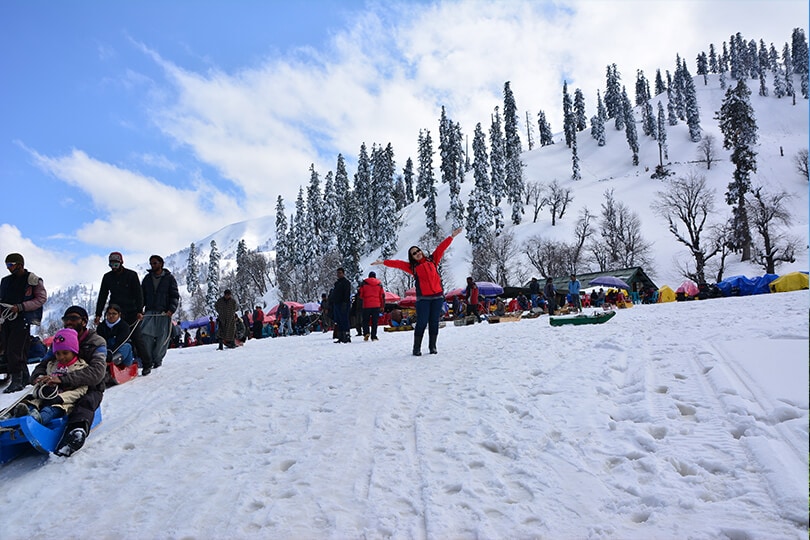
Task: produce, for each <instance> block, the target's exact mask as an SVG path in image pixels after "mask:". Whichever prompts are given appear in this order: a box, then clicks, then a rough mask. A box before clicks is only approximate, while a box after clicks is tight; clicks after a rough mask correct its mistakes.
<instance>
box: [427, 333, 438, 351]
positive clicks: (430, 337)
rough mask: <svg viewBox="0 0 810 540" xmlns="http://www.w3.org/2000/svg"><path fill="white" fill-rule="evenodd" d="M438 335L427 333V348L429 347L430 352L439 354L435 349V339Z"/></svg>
mask: <svg viewBox="0 0 810 540" xmlns="http://www.w3.org/2000/svg"><path fill="white" fill-rule="evenodd" d="M438 337H439V335H438V334H430V335H428V349H430V354H439V351H438V349H436V339H438Z"/></svg>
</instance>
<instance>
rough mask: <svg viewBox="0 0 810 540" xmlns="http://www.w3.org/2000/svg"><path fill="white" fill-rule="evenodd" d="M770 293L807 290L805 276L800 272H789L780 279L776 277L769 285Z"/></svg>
mask: <svg viewBox="0 0 810 540" xmlns="http://www.w3.org/2000/svg"><path fill="white" fill-rule="evenodd" d="M769 286H770V288H771V292H788V291H798V290H800V289H807V288H808V278H807V274H805V273H802V272H791V273H790V274H785V275H784V276H782V277H778V278H776V279H775V280H773V281H771V283H770V285H769Z"/></svg>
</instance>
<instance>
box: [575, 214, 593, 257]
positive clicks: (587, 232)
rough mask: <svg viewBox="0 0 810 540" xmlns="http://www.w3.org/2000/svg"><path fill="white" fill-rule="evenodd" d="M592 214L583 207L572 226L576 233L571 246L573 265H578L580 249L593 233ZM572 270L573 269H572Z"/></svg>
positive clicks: (580, 255)
mask: <svg viewBox="0 0 810 540" xmlns="http://www.w3.org/2000/svg"><path fill="white" fill-rule="evenodd" d="M593 218H594V215H593V214H591V212H590V211H589V210H588V208H587V207H586V208H583V209H582V211H581V212H580V213H579V219H578V220H577V225H576V227H575V228H574V234H575V235H576V240H575V241H574V244H573V246H572V248H573V249H572V254H571V255H572V258H573V261H572V262H573V263H574V267H576V266H578V265H579V261H580V260H581V259H582V252H583V251H582V250H583V249H584V246H585V242H587V240H588V239H589V238H590V237H591V236H592V235H593V233H594V229H593V225H592V224H591V221H592V220H593ZM572 270H575V268H574V269H572Z"/></svg>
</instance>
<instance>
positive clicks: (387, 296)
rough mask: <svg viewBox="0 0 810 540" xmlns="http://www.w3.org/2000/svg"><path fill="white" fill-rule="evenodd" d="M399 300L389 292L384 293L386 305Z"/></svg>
mask: <svg viewBox="0 0 810 540" xmlns="http://www.w3.org/2000/svg"><path fill="white" fill-rule="evenodd" d="M400 300H401V298H400V296H399V295H398V294H394V293H392V292H390V291H385V303H386V304H396V303H397V302H399V301H400Z"/></svg>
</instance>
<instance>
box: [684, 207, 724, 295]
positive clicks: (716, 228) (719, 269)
mask: <svg viewBox="0 0 810 540" xmlns="http://www.w3.org/2000/svg"><path fill="white" fill-rule="evenodd" d="M733 232H734V230H733V224H732V221H731V219H728V220H726V221H725V222H724V223H719V224H717V225H712V226H711V227H709V240H710V242H711V243H712V246H714V248H716V249H717V255H716V258H715V264H713V265H712V266H713V270H714V271H715V278H714V279H715V281H717V282H720V281H723V274H725V272H726V259H727V258H728V257H729V255H731V254H732V253H733V252H734V249H733V248H732V238H733V237H734V236H733ZM684 275H685V276H687V277H688V274H684Z"/></svg>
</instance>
